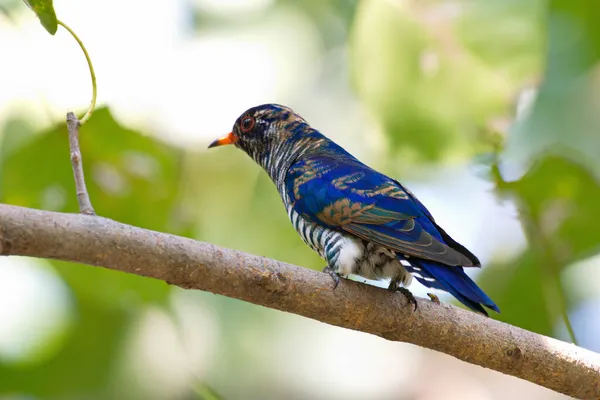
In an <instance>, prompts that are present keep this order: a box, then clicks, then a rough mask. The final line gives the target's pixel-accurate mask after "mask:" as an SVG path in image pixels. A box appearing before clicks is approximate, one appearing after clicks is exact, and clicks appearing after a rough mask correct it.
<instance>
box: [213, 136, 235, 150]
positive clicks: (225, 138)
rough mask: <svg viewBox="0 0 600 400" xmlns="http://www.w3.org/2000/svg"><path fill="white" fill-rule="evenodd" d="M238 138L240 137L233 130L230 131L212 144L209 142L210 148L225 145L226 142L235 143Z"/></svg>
mask: <svg viewBox="0 0 600 400" xmlns="http://www.w3.org/2000/svg"><path fill="white" fill-rule="evenodd" d="M237 140H238V137H237V136H236V135H234V134H233V132H229V133H228V134H227V135H225V136H222V137H220V138H218V139H216V140H215V141H213V142H212V143H211V144H209V145H208V148H209V149H210V148H211V147H219V146H225V145H226V144H234V143H235V142H237Z"/></svg>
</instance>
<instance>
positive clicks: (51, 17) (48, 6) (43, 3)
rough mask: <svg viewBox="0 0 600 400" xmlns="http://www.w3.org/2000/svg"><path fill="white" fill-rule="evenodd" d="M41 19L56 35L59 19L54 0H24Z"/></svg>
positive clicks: (49, 31)
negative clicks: (53, 3)
mask: <svg viewBox="0 0 600 400" xmlns="http://www.w3.org/2000/svg"><path fill="white" fill-rule="evenodd" d="M23 1H24V2H25V4H27V6H28V7H29V8H31V9H32V10H33V12H34V13H35V14H36V15H37V16H38V18H39V19H40V23H41V24H42V26H43V27H44V28H45V29H46V30H47V31H48V33H49V34H51V35H54V34H55V33H56V30H57V29H58V21H57V20H56V13H55V12H54V6H53V5H52V0H23Z"/></svg>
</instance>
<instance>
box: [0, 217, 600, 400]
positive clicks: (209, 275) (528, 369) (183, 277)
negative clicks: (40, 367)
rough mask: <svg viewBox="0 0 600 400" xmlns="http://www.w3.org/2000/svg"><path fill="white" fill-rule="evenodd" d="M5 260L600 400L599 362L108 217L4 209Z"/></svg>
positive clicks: (476, 318) (363, 288)
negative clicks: (229, 307)
mask: <svg viewBox="0 0 600 400" xmlns="http://www.w3.org/2000/svg"><path fill="white" fill-rule="evenodd" d="M0 255H19V256H31V257H40V258H50V259H57V260H64V261H74V262H79V263H84V264H90V265H96V266H102V267H105V268H110V269H114V270H119V271H123V272H127V273H132V274H136V275H141V276H147V277H151V278H156V279H160V280H163V281H165V282H167V283H170V284H173V285H177V286H180V287H182V288H185V289H200V290H206V291H209V292H213V293H217V294H222V295H224V296H228V297H233V298H236V299H240V300H245V301H249V302H251V303H255V304H259V305H263V306H265V307H270V308H274V309H277V310H282V311H287V312H291V313H294V314H298V315H302V316H305V317H309V318H313V319H316V320H318V321H322V322H325V323H328V324H332V325H337V326H341V327H344V328H349V329H355V330H358V331H362V332H367V333H371V334H374V335H377V336H381V337H383V338H385V339H388V340H393V341H401V342H408V343H413V344H416V345H418V346H422V347H427V348H429V349H433V350H437V351H441V352H443V353H446V354H449V355H451V356H454V357H456V358H458V359H460V360H463V361H466V362H469V363H472V364H476V365H480V366H482V367H486V368H490V369H494V370H496V371H499V372H502V373H505V374H508V375H512V376H515V377H518V378H521V379H525V380H528V381H530V382H533V383H536V384H538V385H541V386H545V387H547V388H549V389H552V390H555V391H557V392H561V393H564V394H567V395H569V396H573V397H576V398H582V399H592V398H600V355H599V354H596V353H593V352H590V351H588V350H585V349H582V348H579V347H577V346H575V345H571V344H568V343H564V342H561V341H559V340H556V339H552V338H549V337H546V336H542V335H538V334H535V333H532V332H528V331H525V330H523V329H520V328H517V327H514V326H511V325H508V324H505V323H502V322H498V321H495V320H493V319H491V318H485V317H483V316H480V315H478V314H476V313H473V312H470V311H466V310H463V309H459V308H457V307H454V306H451V305H449V304H443V305H438V304H435V303H434V302H431V301H428V300H424V299H418V303H419V308H418V310H417V311H416V312H413V311H412V308H411V307H408V306H407V304H406V299H405V298H404V296H402V295H401V294H398V293H390V292H388V291H386V290H383V289H379V288H376V287H373V286H369V285H365V284H361V283H358V282H353V281H349V280H342V282H341V283H340V285H339V286H338V288H337V289H336V290H335V291H334V290H332V282H331V278H330V277H329V276H328V275H326V274H323V273H320V272H316V271H312V270H309V269H306V268H301V267H296V266H293V265H289V264H285V263H283V262H279V261H275V260H270V259H267V258H262V257H258V256H254V255H250V254H245V253H241V252H238V251H234V250H229V249H224V248H220V247H217V246H214V245H211V244H207V243H202V242H198V241H195V240H191V239H186V238H182V237H177V236H173V235H168V234H163V233H159V232H154V231H149V230H145V229H141V228H136V227H133V226H129V225H125V224H121V223H118V222H115V221H112V220H110V219H106V218H102V217H94V216H88V215H81V214H62V213H55V212H48V211H40V210H33V209H27V208H21V207H16V206H9V205H0Z"/></svg>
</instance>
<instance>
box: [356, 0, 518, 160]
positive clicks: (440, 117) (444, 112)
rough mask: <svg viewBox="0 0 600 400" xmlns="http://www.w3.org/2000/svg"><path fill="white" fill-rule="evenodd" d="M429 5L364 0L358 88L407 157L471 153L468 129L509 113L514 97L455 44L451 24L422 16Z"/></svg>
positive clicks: (359, 25)
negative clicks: (448, 26)
mask: <svg viewBox="0 0 600 400" xmlns="http://www.w3.org/2000/svg"><path fill="white" fill-rule="evenodd" d="M424 8H426V6H424V7H415V6H412V5H410V4H409V3H406V4H405V3H402V4H396V3H394V2H385V1H377V0H363V1H361V2H360V3H359V6H358V8H357V11H356V17H355V21H354V24H353V32H352V37H351V47H350V49H351V54H350V55H351V68H352V71H351V72H352V78H353V82H354V86H355V87H356V90H357V92H358V94H359V95H360V96H361V98H362V99H363V100H364V101H365V103H366V105H367V107H368V108H369V109H370V110H371V111H372V113H373V115H374V116H375V117H376V118H377V120H378V121H379V122H380V124H381V126H382V127H383V129H384V131H385V133H386V134H387V137H388V138H389V144H390V145H391V147H392V148H393V149H396V150H397V151H402V152H404V153H405V154H401V155H402V156H404V157H398V159H399V160H398V161H404V162H406V163H410V162H411V161H413V160H414V159H415V158H417V159H420V160H419V161H434V160H438V159H440V158H443V157H446V156H449V155H452V156H453V157H456V156H457V155H458V156H463V157H465V156H469V155H471V154H472V153H473V151H474V146H472V145H470V143H471V142H473V139H472V138H471V137H470V136H469V135H472V134H474V133H475V132H476V131H477V129H478V128H477V127H479V126H482V125H485V124H486V123H487V121H488V120H490V119H491V118H492V117H494V116H497V115H501V114H503V113H504V107H505V106H506V104H508V102H509V98H510V96H511V90H510V87H511V85H510V84H507V83H509V82H507V81H506V80H505V79H502V78H499V76H498V74H496V73H495V72H494V71H493V70H492V69H491V67H489V66H486V65H484V64H482V63H481V62H480V61H479V60H477V59H476V58H474V57H473V56H472V55H471V54H469V53H468V52H466V51H462V48H461V49H458V50H456V49H455V47H460V46H459V45H456V46H455V45H452V46H448V43H450V42H452V43H453V42H454V40H455V39H456V38H454V37H453V38H452V39H448V40H446V39H442V37H446V36H447V35H452V34H453V33H452V30H451V29H447V32H446V31H441V32H438V31H436V27H435V26H436V25H434V24H424V23H423V22H422V20H423V19H426V17H425V16H420V14H419V13H425V12H426V11H423V9H424ZM470 153H471V154H470ZM406 155H409V156H412V157H411V158H407V157H405V156H406Z"/></svg>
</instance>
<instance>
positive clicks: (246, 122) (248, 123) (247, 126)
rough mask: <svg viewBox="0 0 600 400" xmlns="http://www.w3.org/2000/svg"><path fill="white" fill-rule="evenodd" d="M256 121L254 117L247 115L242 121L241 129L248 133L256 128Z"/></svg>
mask: <svg viewBox="0 0 600 400" xmlns="http://www.w3.org/2000/svg"><path fill="white" fill-rule="evenodd" d="M254 123H255V121H254V118H252V117H250V116H246V117H244V118H242V120H241V121H240V130H241V131H242V132H244V133H248V132H250V131H251V130H252V128H254Z"/></svg>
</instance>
